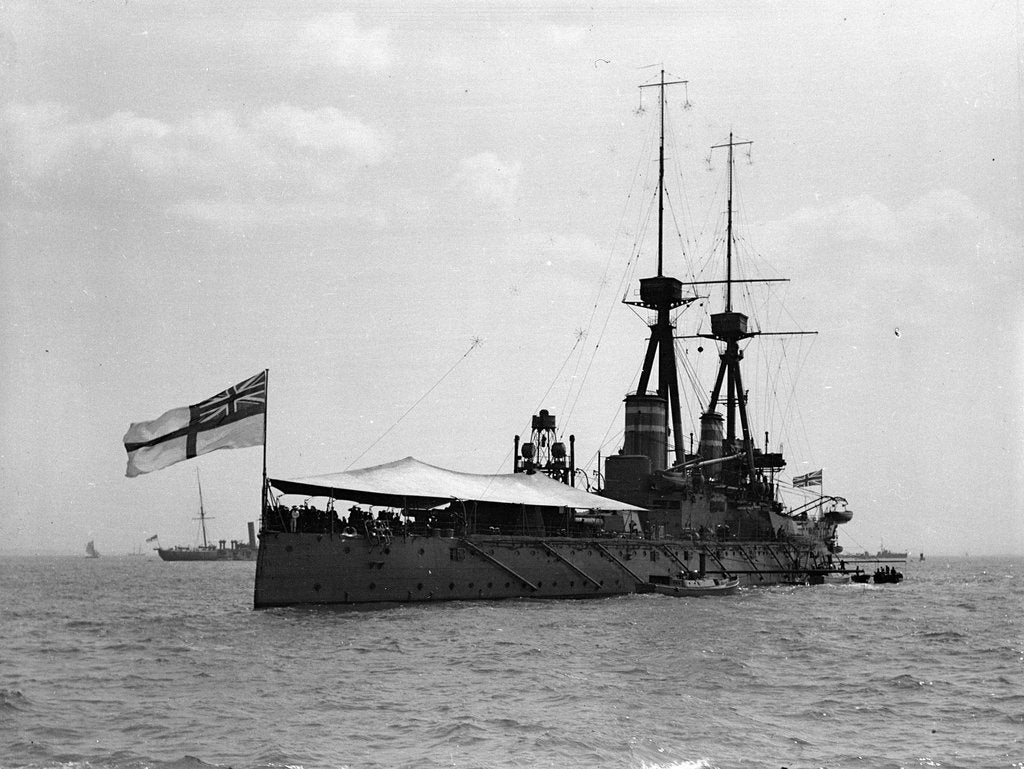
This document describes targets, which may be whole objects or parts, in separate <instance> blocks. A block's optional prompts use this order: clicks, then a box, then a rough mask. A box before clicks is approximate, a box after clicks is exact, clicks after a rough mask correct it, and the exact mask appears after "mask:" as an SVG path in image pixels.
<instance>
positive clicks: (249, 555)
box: [154, 470, 258, 561]
mask: <svg viewBox="0 0 1024 769" xmlns="http://www.w3.org/2000/svg"><path fill="white" fill-rule="evenodd" d="M196 484H197V485H198V487H199V519H198V520H199V529H200V533H201V535H202V540H203V544H201V545H193V546H190V545H175V546H174V547H159V545H158V546H157V547H155V548H154V550H156V552H157V555H159V556H160V558H161V559H162V560H164V561H255V560H256V555H257V552H258V549H257V547H256V527H255V525H254V524H253V523H252V522H250V523H249V541H248V542H242V541H239V540H232V541H231V542H230V543H229V542H228V541H227V540H223V539H221V540H218V541H217V544H212V543H211V542H210V541H209V540H208V539H207V536H206V521H207V518H208V516H207V515H206V508H205V506H204V505H203V485H202V483H201V482H200V480H199V471H198V470H196Z"/></svg>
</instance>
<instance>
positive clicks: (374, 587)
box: [370, 582, 377, 590]
mask: <svg viewBox="0 0 1024 769" xmlns="http://www.w3.org/2000/svg"><path fill="white" fill-rule="evenodd" d="M376 589H377V583H376V582H371V583H370V590H376Z"/></svg>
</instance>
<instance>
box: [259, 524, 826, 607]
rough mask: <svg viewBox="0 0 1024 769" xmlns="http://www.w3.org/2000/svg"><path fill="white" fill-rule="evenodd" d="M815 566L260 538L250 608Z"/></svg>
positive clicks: (789, 545) (691, 552) (791, 558)
mask: <svg viewBox="0 0 1024 769" xmlns="http://www.w3.org/2000/svg"><path fill="white" fill-rule="evenodd" d="M811 558H812V553H811V552H810V550H804V549H802V548H800V547H799V546H798V545H796V544H795V543H793V542H768V541H749V542H740V541H736V540H732V541H728V542H695V541H692V540H645V539H626V538H622V539H619V538H605V537H600V538H569V537H567V538H553V537H524V536H502V535H474V536H471V537H424V536H412V535H410V536H405V537H403V536H397V537H392V538H391V539H390V540H386V539H383V538H381V539H373V538H368V537H362V536H360V537H345V536H341V535H338V534H311V533H290V532H275V531H268V532H263V534H262V536H261V538H260V548H259V558H258V560H257V564H256V580H255V590H254V596H253V598H254V600H253V604H254V606H255V607H256V608H269V607H274V606H295V605H315V604H324V605H343V606H354V605H359V604H381V603H415V602H426V601H467V600H496V599H505V598H599V597H607V596H615V595H624V594H628V593H637V592H651V587H650V585H651V584H652V583H667V582H668V581H669V580H670V579H671V578H673V577H675V576H677V575H678V574H679V571H680V569H682V568H686V569H689V570H692V571H704V572H707V573H708V574H712V575H719V574H722V573H725V572H729V573H731V574H733V575H734V576H737V577H739V579H740V582H741V584H742V585H747V586H768V585H774V584H780V583H791V582H803V581H804V579H805V577H806V574H807V571H808V564H809V562H810V559H811Z"/></svg>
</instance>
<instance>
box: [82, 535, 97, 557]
mask: <svg viewBox="0 0 1024 769" xmlns="http://www.w3.org/2000/svg"><path fill="white" fill-rule="evenodd" d="M85 557H86V558H99V557H100V554H99V551H98V550H97V549H96V545H94V544H93V541H92V540H91V539H90V540H89V541H88V542H86V543H85Z"/></svg>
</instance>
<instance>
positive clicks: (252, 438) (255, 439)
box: [124, 371, 267, 478]
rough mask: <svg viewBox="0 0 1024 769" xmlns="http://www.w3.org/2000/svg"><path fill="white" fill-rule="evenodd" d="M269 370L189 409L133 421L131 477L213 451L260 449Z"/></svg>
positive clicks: (128, 446) (128, 441)
mask: <svg viewBox="0 0 1024 769" xmlns="http://www.w3.org/2000/svg"><path fill="white" fill-rule="evenodd" d="M266 415H267V372H266V371H261V372H260V373H259V374H257V375H256V376H252V377H249V378H248V379H246V380H245V381H244V382H239V383H238V384H236V385H235V386H234V387H229V388H228V389H227V390H225V391H224V392H220V393H217V394H216V395H214V396H213V397H212V398H207V399H206V400H204V401H200V402H199V403H196V404H194V405H192V406H183V407H181V408H176V409H171V410H170V411H168V412H167V413H166V414H164V415H163V416H160V417H157V418H156V419H154V420H152V421H150V422H133V423H132V425H131V426H130V427H129V428H128V432H127V433H125V435H124V448H125V450H126V451H127V452H128V469H127V471H126V472H125V475H127V476H128V477H129V478H134V477H135V476H137V475H142V474H143V473H151V472H153V471H154V470H163V469H164V468H165V467H169V466H170V465H173V464H174V463H175V462H181V461H182V460H185V459H192V458H193V457H197V456H199V455H200V454H208V453H209V452H211V451H216V450H217V449H239V448H243V447H245V446H261V445H263V432H264V425H265V423H266Z"/></svg>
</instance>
